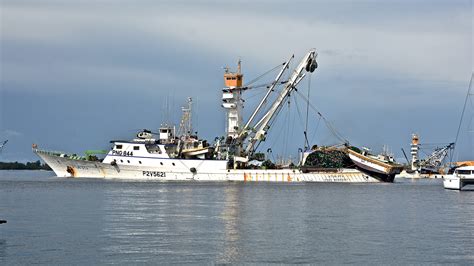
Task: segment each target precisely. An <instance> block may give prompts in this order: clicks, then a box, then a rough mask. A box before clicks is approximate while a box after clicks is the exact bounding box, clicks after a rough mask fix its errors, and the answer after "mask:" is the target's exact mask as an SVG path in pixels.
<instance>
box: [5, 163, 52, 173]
mask: <svg viewBox="0 0 474 266" xmlns="http://www.w3.org/2000/svg"><path fill="white" fill-rule="evenodd" d="M0 170H47V171H52V169H51V168H50V167H49V166H48V165H47V164H41V162H40V161H39V160H38V161H36V162H27V163H19V162H0Z"/></svg>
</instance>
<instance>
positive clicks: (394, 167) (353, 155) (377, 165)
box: [347, 147, 403, 182]
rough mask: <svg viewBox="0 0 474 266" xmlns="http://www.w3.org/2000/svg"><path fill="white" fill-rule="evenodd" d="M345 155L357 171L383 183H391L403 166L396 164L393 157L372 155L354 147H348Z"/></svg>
mask: <svg viewBox="0 0 474 266" xmlns="http://www.w3.org/2000/svg"><path fill="white" fill-rule="evenodd" d="M347 154H348V155H349V158H350V159H351V160H352V162H353V163H354V164H355V165H356V166H357V168H358V169H359V170H361V171H363V172H366V173H367V174H369V175H371V176H375V177H377V178H379V179H381V180H382V181H384V182H393V179H394V178H395V175H397V174H400V173H401V171H402V170H403V166H402V165H400V164H398V163H396V162H395V160H394V158H393V156H391V155H389V154H388V153H385V152H384V153H382V154H379V155H372V154H370V153H369V149H367V148H363V149H362V150H360V149H358V148H356V147H348V148H347Z"/></svg>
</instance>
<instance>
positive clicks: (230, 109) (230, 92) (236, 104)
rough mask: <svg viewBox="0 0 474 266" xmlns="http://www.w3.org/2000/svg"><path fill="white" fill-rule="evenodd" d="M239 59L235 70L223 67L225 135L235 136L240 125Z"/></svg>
mask: <svg viewBox="0 0 474 266" xmlns="http://www.w3.org/2000/svg"><path fill="white" fill-rule="evenodd" d="M240 63H241V62H240V60H239V62H238V64H237V72H229V68H228V67H226V68H225V73H224V85H225V88H223V89H222V102H223V103H222V107H224V109H226V110H227V130H226V131H227V137H232V138H236V137H237V136H238V135H239V131H240V130H241V126H242V109H243V100H242V90H243V88H242V82H243V76H244V75H243V74H242V73H241V65H240Z"/></svg>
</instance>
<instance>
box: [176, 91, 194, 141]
mask: <svg viewBox="0 0 474 266" xmlns="http://www.w3.org/2000/svg"><path fill="white" fill-rule="evenodd" d="M181 111H182V112H183V114H182V116H181V122H180V124H179V131H178V135H179V137H180V138H181V137H184V138H185V139H188V138H189V137H190V136H191V135H192V133H193V124H192V112H193V99H192V98H191V97H188V106H187V107H184V106H183V107H181Z"/></svg>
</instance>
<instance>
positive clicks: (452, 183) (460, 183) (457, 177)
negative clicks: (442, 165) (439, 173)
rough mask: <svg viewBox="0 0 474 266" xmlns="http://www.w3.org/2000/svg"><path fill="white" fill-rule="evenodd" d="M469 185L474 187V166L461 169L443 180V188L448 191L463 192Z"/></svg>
mask: <svg viewBox="0 0 474 266" xmlns="http://www.w3.org/2000/svg"><path fill="white" fill-rule="evenodd" d="M467 185H474V166H463V167H459V168H457V169H456V170H454V173H453V174H452V175H447V176H445V177H444V178H443V186H444V188H446V189H453V190H461V189H462V188H463V187H465V186H467Z"/></svg>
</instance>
